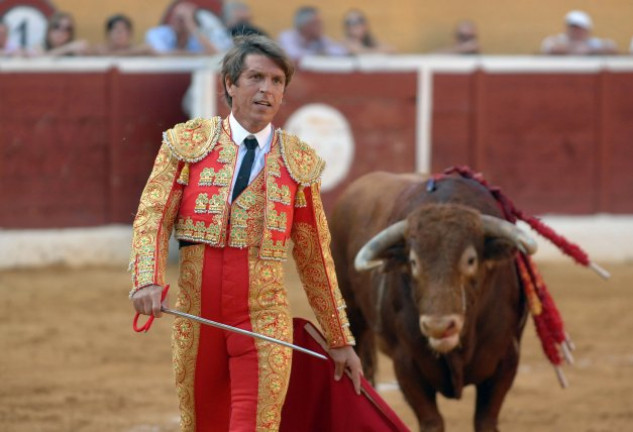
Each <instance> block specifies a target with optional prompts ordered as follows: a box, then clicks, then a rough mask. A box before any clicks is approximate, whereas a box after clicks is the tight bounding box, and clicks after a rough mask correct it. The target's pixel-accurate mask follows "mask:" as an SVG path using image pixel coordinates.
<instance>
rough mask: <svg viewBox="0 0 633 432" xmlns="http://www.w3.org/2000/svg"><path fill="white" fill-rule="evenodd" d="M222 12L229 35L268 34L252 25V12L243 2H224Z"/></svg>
mask: <svg viewBox="0 0 633 432" xmlns="http://www.w3.org/2000/svg"><path fill="white" fill-rule="evenodd" d="M222 14H223V15H224V24H225V25H226V28H227V30H228V32H229V33H230V34H231V37H236V36H248V35H251V34H255V35H261V36H268V35H267V34H266V32H264V31H263V30H262V29H260V28H258V27H256V26H254V25H253V13H252V12H251V8H250V7H249V6H248V5H247V4H245V3H242V2H237V1H235V2H229V3H225V5H224V9H223V10H222Z"/></svg>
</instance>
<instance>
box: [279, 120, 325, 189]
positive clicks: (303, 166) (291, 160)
mask: <svg viewBox="0 0 633 432" xmlns="http://www.w3.org/2000/svg"><path fill="white" fill-rule="evenodd" d="M277 133H278V137H279V143H280V146H281V155H282V157H283V160H284V164H285V165H286V168H288V172H289V173H290V177H292V179H293V180H294V181H296V182H297V183H299V184H300V185H302V186H310V185H311V184H313V183H315V182H317V181H318V180H319V178H320V177H321V173H322V172H323V169H324V168H325V161H324V160H323V159H321V158H320V157H319V155H318V154H317V152H316V151H315V150H314V149H313V148H312V147H310V146H309V145H308V144H306V143H304V142H303V141H301V140H300V139H299V138H298V137H297V136H296V135H293V134H290V133H288V132H286V131H283V130H281V129H278V130H277Z"/></svg>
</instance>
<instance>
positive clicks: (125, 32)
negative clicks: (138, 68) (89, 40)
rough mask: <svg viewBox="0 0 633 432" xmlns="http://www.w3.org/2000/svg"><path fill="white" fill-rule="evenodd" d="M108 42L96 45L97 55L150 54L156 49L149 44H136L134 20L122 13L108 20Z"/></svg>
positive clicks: (106, 31)
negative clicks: (133, 39)
mask: <svg viewBox="0 0 633 432" xmlns="http://www.w3.org/2000/svg"><path fill="white" fill-rule="evenodd" d="M105 33H106V43H105V44H103V45H99V46H96V47H95V48H94V49H93V53H94V54H97V55H117V56H130V55H150V54H153V53H154V51H153V50H152V49H151V48H150V46H149V45H147V44H142V45H134V44H133V42H132V36H133V34H134V25H133V23H132V20H131V19H130V18H129V17H127V16H125V15H121V14H116V15H112V16H111V17H110V18H108V19H107V20H106V25H105Z"/></svg>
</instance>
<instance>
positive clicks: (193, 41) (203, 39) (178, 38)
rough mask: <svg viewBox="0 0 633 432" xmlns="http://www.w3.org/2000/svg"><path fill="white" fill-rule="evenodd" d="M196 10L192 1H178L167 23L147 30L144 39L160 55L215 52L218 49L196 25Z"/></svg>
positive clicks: (218, 50)
mask: <svg viewBox="0 0 633 432" xmlns="http://www.w3.org/2000/svg"><path fill="white" fill-rule="evenodd" d="M196 10H197V6H196V5H195V4H193V3H189V2H183V3H178V4H177V5H176V6H175V7H174V9H173V11H172V13H171V15H170V17H169V22H168V24H167V25H161V26H158V27H154V28H152V29H150V30H148V32H147V33H146V35H145V41H146V42H147V44H148V45H149V46H150V47H151V48H152V49H153V50H154V51H155V52H156V53H158V54H161V55H197V54H217V53H218V52H220V49H218V47H216V46H215V44H213V43H212V42H211V40H210V39H209V38H208V36H207V35H205V33H204V32H203V31H202V29H200V28H199V27H198V23H197V22H196V17H195V15H196Z"/></svg>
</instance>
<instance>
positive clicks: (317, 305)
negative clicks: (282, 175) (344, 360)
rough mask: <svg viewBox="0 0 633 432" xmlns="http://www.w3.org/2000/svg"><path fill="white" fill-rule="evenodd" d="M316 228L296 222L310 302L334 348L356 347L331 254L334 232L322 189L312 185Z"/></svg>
mask: <svg viewBox="0 0 633 432" xmlns="http://www.w3.org/2000/svg"><path fill="white" fill-rule="evenodd" d="M311 193H312V194H311V195H312V205H313V208H314V217H315V222H316V226H313V225H311V224H308V223H295V224H294V226H293V232H292V239H293V241H294V243H295V247H294V249H293V251H292V254H293V256H294V258H295V262H296V264H297V269H298V270H299V276H300V277H301V282H302V283H303V286H304V288H305V290H306V294H307V296H308V301H309V302H310V305H311V306H312V309H313V310H314V313H315V315H316V317H317V319H318V321H319V324H321V328H322V329H323V331H324V333H325V335H326V337H327V340H328V343H329V345H330V347H340V346H343V345H348V344H353V343H354V338H353V336H352V334H351V332H350V330H349V321H348V319H347V314H346V313H345V310H344V309H345V302H344V301H343V297H342V295H341V292H340V290H339V287H338V282H337V280H336V273H335V271H334V261H333V260H332V255H331V252H330V232H329V230H328V226H327V220H326V218H325V212H324V211H323V205H322V203H321V200H320V198H318V197H319V186H318V183H315V184H314V185H312V186H311Z"/></svg>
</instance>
